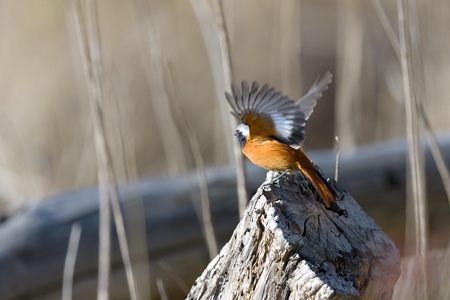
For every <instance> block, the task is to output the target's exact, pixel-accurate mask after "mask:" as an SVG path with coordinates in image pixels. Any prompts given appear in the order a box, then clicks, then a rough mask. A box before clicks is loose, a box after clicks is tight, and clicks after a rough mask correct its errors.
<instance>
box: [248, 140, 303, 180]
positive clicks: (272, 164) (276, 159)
mask: <svg viewBox="0 0 450 300" xmlns="http://www.w3.org/2000/svg"><path fill="white" fill-rule="evenodd" d="M242 151H243V152H244V154H245V156H247V157H248V159H250V160H251V161H252V162H253V163H254V164H255V165H258V166H260V167H262V168H264V169H267V170H272V171H278V172H283V171H286V170H298V167H297V159H296V156H297V155H296V151H297V150H295V149H293V148H291V147H290V146H289V145H287V144H284V143H280V142H278V141H277V140H275V139H251V140H248V141H247V143H246V144H245V147H244V149H242Z"/></svg>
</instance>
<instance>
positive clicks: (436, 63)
mask: <svg viewBox="0 0 450 300" xmlns="http://www.w3.org/2000/svg"><path fill="white" fill-rule="evenodd" d="M437 2H439V3H436V1H435V2H433V3H432V4H431V3H429V2H427V1H423V0H422V1H418V12H419V21H420V22H419V23H418V24H416V33H417V37H418V40H419V42H418V45H419V49H416V51H417V53H419V55H418V57H419V58H420V64H421V66H422V72H423V79H424V91H425V94H424V98H423V99H421V101H423V103H424V104H425V107H426V109H427V113H428V115H429V116H430V119H431V121H432V125H433V126H434V127H435V128H436V129H437V130H445V129H447V128H448V127H449V126H450V118H448V112H449V111H450V102H449V100H448V95H449V94H450V93H449V89H450V86H449V85H448V80H449V78H450V68H449V67H448V66H450V55H449V54H448V53H450V40H449V39H448V33H447V31H448V28H450V16H449V14H450V9H449V3H448V1H442V0H440V1H437ZM382 5H383V7H384V9H385V11H386V12H387V15H388V18H389V19H390V22H391V24H392V26H393V28H394V29H395V28H397V27H398V26H397V18H396V7H395V2H393V1H382ZM224 6H225V7H224V8H225V16H226V20H227V24H228V27H229V31H230V40H231V52H232V53H231V54H232V62H233V69H234V77H235V81H237V82H239V81H241V80H243V79H246V80H248V81H253V80H258V81H260V82H261V83H265V82H267V83H269V84H270V85H273V86H275V87H276V88H278V89H281V90H282V91H283V92H284V93H285V94H287V95H289V96H291V98H293V99H296V98H299V97H300V96H301V95H302V94H303V93H304V92H305V90H306V89H307V88H309V86H310V85H311V84H312V82H313V81H314V80H315V78H316V77H317V76H319V75H322V74H323V73H324V72H325V71H327V70H330V71H331V72H333V74H334V75H335V76H334V83H333V84H332V86H331V88H330V90H328V91H327V92H326V93H325V94H324V97H323V99H321V100H320V101H319V104H318V105H317V107H316V110H315V112H314V114H313V116H312V117H311V119H310V121H309V123H308V130H309V132H308V137H307V140H306V142H305V145H304V146H305V148H307V149H312V148H327V147H332V146H333V143H334V136H335V135H338V136H339V138H340V141H341V144H340V146H341V149H351V148H354V147H357V146H359V145H362V144H368V143H373V142H376V141H381V140H386V139H391V138H395V137H401V136H404V134H405V114H404V110H405V109H404V105H403V97H402V94H403V89H402V78H401V71H400V65H399V61H398V59H397V57H396V55H395V52H394V50H393V48H392V46H391V45H390V43H389V41H388V39H387V37H386V33H385V32H384V30H383V28H382V26H381V23H380V20H379V18H378V16H377V14H376V13H375V10H374V8H373V6H372V4H371V2H369V1H366V2H361V1H356V0H346V1H313V0H308V1H306V0H305V1H297V2H295V1H291V2H280V3H279V2H276V1H268V0H265V1H226V2H224ZM72 14H73V12H72V11H71V5H70V3H69V2H65V1H57V0H39V1H38V0H33V1H31V0H26V1H23V0H21V1H1V2H0V70H1V71H0V99H1V101H0V113H1V118H0V210H2V211H10V210H12V209H14V208H17V207H19V206H20V205H21V204H23V203H25V202H28V201H31V200H32V199H39V197H42V196H44V195H47V194H50V193H55V192H59V191H64V190H68V189H76V188H79V187H84V186H90V185H94V184H96V178H97V177H96V167H95V166H96V162H95V154H94V147H93V138H92V124H91V120H90V114H89V105H88V101H87V99H86V98H87V91H86V85H85V83H84V80H83V77H82V70H81V67H82V64H81V61H80V55H79V50H78V48H77V44H76V40H75V38H74V25H73V24H74V23H73V19H72ZM98 19H99V27H100V38H101V47H102V56H103V78H102V80H103V85H104V90H105V99H106V101H105V111H104V115H105V122H106V127H107V130H108V138H109V142H110V144H111V148H112V152H113V157H114V163H115V170H116V173H117V175H118V177H119V179H120V180H132V179H135V178H138V177H144V176H165V175H171V174H178V173H184V172H186V171H187V170H192V169H193V167H194V163H193V158H192V154H191V153H190V151H189V148H188V147H187V140H186V139H187V138H186V134H185V129H184V128H183V127H182V126H181V124H180V122H178V121H177V116H176V114H175V113H174V109H173V107H174V105H176V104H174V99H175V98H176V95H177V97H178V98H179V101H180V102H181V104H180V105H181V109H182V112H183V113H184V114H185V116H186V118H187V119H188V120H189V122H190V125H191V126H192V127H193V128H194V130H195V132H196V134H197V139H198V141H199V147H200V150H201V153H202V156H203V159H204V160H205V163H206V165H207V166H219V165H226V164H228V163H229V162H230V161H231V160H230V157H229V154H228V153H229V152H228V149H229V142H230V141H232V132H229V127H228V126H227V125H226V124H224V121H223V120H222V118H221V111H220V110H221V109H222V108H223V107H224V106H223V103H220V102H224V101H225V98H221V99H216V96H215V95H216V94H215V87H214V84H213V80H212V71H211V68H212V67H214V66H211V65H210V63H209V60H208V56H207V51H206V48H205V44H204V42H203V38H202V35H201V31H200V29H199V25H198V21H197V19H196V17H195V15H194V13H193V10H192V8H191V6H190V2H189V1H162V0H159V1H145V0H136V1H117V0H116V1H98ZM151 35H153V36H156V37H157V40H156V42H157V43H159V44H160V45H156V46H155V43H153V44H150V38H149V36H151ZM152 41H153V42H155V40H154V39H153V40H152ZM152 47H153V48H152ZM155 47H156V48H155ZM152 49H153V51H154V52H155V51H160V56H159V58H160V59H159V60H156V61H155V55H152V53H154V52H152ZM155 49H156V50H155ZM158 68H159V69H160V70H162V74H161V73H155V72H156V71H155V70H157V69H158ZM171 78H172V79H171ZM160 91H163V92H165V93H166V95H161V92H160Z"/></svg>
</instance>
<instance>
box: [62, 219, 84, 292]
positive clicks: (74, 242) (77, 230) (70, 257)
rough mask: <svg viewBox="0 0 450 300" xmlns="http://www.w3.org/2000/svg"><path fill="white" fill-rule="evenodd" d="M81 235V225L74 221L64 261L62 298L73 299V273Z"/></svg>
mask: <svg viewBox="0 0 450 300" xmlns="http://www.w3.org/2000/svg"><path fill="white" fill-rule="evenodd" d="M80 237H81V225H80V224H79V223H74V224H73V225H72V230H71V231H70V238H69V247H68V249H67V255H66V261H65V263H64V275H63V286H62V299H63V300H72V287H73V274H74V271H75V262H76V260H77V253H78V245H79V243H80Z"/></svg>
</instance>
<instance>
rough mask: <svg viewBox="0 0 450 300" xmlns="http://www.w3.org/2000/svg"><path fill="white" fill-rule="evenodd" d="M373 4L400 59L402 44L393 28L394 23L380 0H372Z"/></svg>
mask: <svg viewBox="0 0 450 300" xmlns="http://www.w3.org/2000/svg"><path fill="white" fill-rule="evenodd" d="M372 4H373V6H374V8H375V11H376V13H377V16H378V18H379V19H380V22H381V25H382V26H383V29H384V31H385V32H386V35H387V37H388V40H389V42H390V43H391V45H392V48H393V49H394V51H395V54H396V55H397V58H398V59H399V60H400V44H399V42H398V39H397V36H396V35H395V32H394V29H393V28H392V25H391V23H390V22H389V19H388V17H387V16H386V12H385V11H384V9H383V7H382V6H381V3H380V0H372Z"/></svg>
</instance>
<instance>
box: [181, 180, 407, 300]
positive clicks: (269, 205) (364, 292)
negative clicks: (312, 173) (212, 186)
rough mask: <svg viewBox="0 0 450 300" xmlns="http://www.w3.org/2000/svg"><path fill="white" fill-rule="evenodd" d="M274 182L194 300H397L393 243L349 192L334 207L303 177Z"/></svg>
mask: <svg viewBox="0 0 450 300" xmlns="http://www.w3.org/2000/svg"><path fill="white" fill-rule="evenodd" d="M276 175H277V173H273V172H269V173H268V177H267V180H266V182H265V183H264V184H263V185H262V186H261V188H260V189H259V190H258V192H257V193H256V195H255V196H254V197H253V198H252V200H251V201H250V203H249V205H248V207H247V209H246V211H245V213H244V216H243V218H242V219H241V221H240V223H239V224H238V226H237V228H236V230H235V231H234V233H233V235H232V237H231V239H230V241H229V242H228V243H227V244H226V245H225V246H224V247H223V248H222V250H221V251H220V254H219V255H218V256H217V257H216V258H215V259H214V260H213V261H211V263H210V264H209V265H208V266H207V267H206V269H205V271H204V272H203V274H202V275H201V276H200V277H199V278H198V279H197V281H196V284H195V285H194V286H193V287H192V289H191V291H190V293H189V295H188V299H192V300H193V299H196V300H198V299H391V298H392V295H393V291H394V285H395V283H396V281H397V279H398V277H399V276H400V254H399V251H398V249H397V248H396V247H395V245H394V243H393V242H392V240H390V239H389V238H388V236H387V235H386V234H384V233H383V232H382V231H381V229H380V227H379V226H378V225H377V224H376V223H375V222H374V221H373V220H372V219H371V218H370V217H369V216H368V215H367V214H366V213H365V212H364V211H363V210H362V209H361V207H360V206H359V205H358V204H357V203H356V202H355V200H354V199H353V198H352V197H351V196H350V195H349V194H348V193H347V192H346V191H345V190H342V189H340V187H338V186H337V185H336V184H334V183H332V185H333V187H334V189H335V190H337V191H338V195H340V196H341V199H340V200H339V201H338V202H337V203H335V205H334V206H332V208H331V209H326V208H325V206H324V205H323V203H321V202H320V201H318V199H317V195H316V194H315V193H313V192H312V190H314V189H312V188H311V184H310V183H309V182H308V181H307V180H306V179H305V177H304V176H303V175H301V174H298V175H290V176H285V177H282V178H281V179H279V182H276V183H271V181H272V178H274V176H276Z"/></svg>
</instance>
